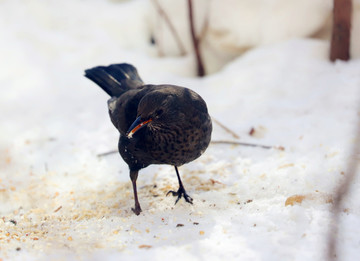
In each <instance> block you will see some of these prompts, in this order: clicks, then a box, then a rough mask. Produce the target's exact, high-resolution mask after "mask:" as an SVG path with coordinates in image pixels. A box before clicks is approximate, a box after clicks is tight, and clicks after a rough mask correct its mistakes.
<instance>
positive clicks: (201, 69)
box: [188, 0, 205, 77]
mask: <svg viewBox="0 0 360 261" xmlns="http://www.w3.org/2000/svg"><path fill="white" fill-rule="evenodd" d="M188 9H189V23H190V32H191V38H192V43H193V46H194V51H195V57H196V64H197V75H198V76H200V77H202V76H205V69H204V64H203V62H202V58H201V54H200V49H199V39H198V38H197V37H196V34H195V28H194V15H193V6H192V0H188Z"/></svg>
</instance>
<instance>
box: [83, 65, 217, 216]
mask: <svg viewBox="0 0 360 261" xmlns="http://www.w3.org/2000/svg"><path fill="white" fill-rule="evenodd" d="M85 76H86V77H87V78H89V79H90V80H92V81H93V82H95V83H96V84H97V85H99V86H100V87H101V88H102V89H103V90H104V91H105V92H106V93H107V94H109V95H110V96H111V98H110V99H109V100H108V108H109V114H110V118H111V121H112V123H113V124H114V126H115V127H116V128H117V129H118V130H119V132H120V139H119V144H118V148H119V153H120V155H121V157H122V158H123V159H124V161H125V162H126V163H127V164H128V165H129V169H130V179H131V182H132V185H133V189H134V199H135V208H132V211H134V213H135V214H136V215H139V214H140V212H141V207H140V203H139V200H138V196H137V190H136V180H137V177H138V172H139V170H140V169H142V168H145V167H147V166H149V165H150V164H169V165H173V166H174V167H175V171H176V175H177V178H178V181H179V189H178V190H177V191H169V192H168V193H167V195H168V194H169V193H171V194H172V195H173V196H177V199H176V201H175V204H176V203H177V202H178V201H179V199H180V198H182V197H184V199H185V201H186V202H188V203H191V204H192V201H193V199H192V198H191V197H190V196H189V195H188V194H187V193H186V191H185V188H184V186H183V184H182V182H181V178H180V175H179V171H178V166H181V165H183V164H185V163H188V162H191V161H193V160H195V159H196V158H198V157H199V156H200V155H201V154H202V153H203V152H204V151H205V150H206V148H207V147H208V145H209V143H210V138H211V131H212V124H211V118H210V116H209V114H208V110H207V107H206V103H205V101H204V100H203V99H202V98H201V97H200V95H199V94H197V93H196V92H194V91H192V90H190V89H188V88H184V87H180V86H175V85H168V84H165V85H150V84H144V83H143V81H142V80H141V78H140V76H139V75H138V73H137V70H136V68H135V67H134V66H132V65H130V64H126V63H122V64H112V65H110V66H107V67H105V66H98V67H94V68H92V69H88V70H86V71H85Z"/></svg>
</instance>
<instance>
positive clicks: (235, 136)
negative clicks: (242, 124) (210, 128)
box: [211, 117, 240, 139]
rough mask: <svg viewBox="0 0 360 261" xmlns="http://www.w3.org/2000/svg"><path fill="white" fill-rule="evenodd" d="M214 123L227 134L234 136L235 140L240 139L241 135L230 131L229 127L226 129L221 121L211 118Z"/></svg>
mask: <svg viewBox="0 0 360 261" xmlns="http://www.w3.org/2000/svg"><path fill="white" fill-rule="evenodd" d="M211 118H212V120H213V122H215V123H216V124H217V125H219V126H220V127H221V128H223V129H224V130H225V131H226V132H228V133H230V134H231V136H233V137H234V138H235V139H240V137H239V135H237V134H236V133H235V132H234V131H232V130H230V129H229V128H228V127H226V126H225V125H224V124H222V123H221V122H220V121H218V120H217V119H215V118H214V117H211Z"/></svg>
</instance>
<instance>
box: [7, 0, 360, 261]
mask: <svg viewBox="0 0 360 261" xmlns="http://www.w3.org/2000/svg"><path fill="white" fill-rule="evenodd" d="M86 3H88V2H86ZM89 3H91V4H86V6H85V3H84V1H68V3H66V4H65V3H61V4H60V2H59V1H47V2H46V1H44V2H42V1H27V2H26V4H25V1H10V0H8V1H5V0H4V1H0V17H1V19H0V31H1V32H2V41H0V57H1V60H0V86H1V87H0V88H1V96H0V119H1V122H2V126H1V128H0V130H1V135H0V260H64V259H77V258H84V259H86V260H104V259H106V260H119V258H123V259H125V260H140V259H145V258H147V259H149V257H151V259H153V260H164V259H170V260H219V259H225V258H226V259H229V260H235V259H236V260H239V259H241V260H325V258H326V243H327V231H328V227H329V224H330V222H331V219H330V217H331V215H330V212H329V210H330V208H331V205H332V198H333V196H334V194H333V193H334V189H335V188H336V186H337V185H338V184H339V182H340V181H341V180H343V178H344V176H346V174H347V173H346V163H347V161H348V159H349V158H350V156H351V155H349V148H350V146H351V144H352V143H353V142H354V136H355V135H354V130H355V125H356V121H357V120H359V117H360V110H359V106H358V105H359V104H360V99H359V97H360V91H359V86H360V74H359V71H360V60H359V59H355V60H352V61H350V62H348V63H345V62H336V63H334V64H333V63H330V62H328V59H327V57H328V49H329V44H328V42H326V41H320V40H310V39H297V40H296V39H294V40H286V41H282V42H280V43H278V44H272V45H266V46H262V47H259V48H255V49H253V50H251V51H249V52H247V53H246V54H245V55H243V56H242V57H240V58H238V59H236V60H234V61H233V62H232V63H231V64H229V65H228V66H226V67H225V68H224V69H223V70H221V71H219V72H217V73H215V74H213V75H211V76H208V77H205V78H203V79H197V78H194V77H191V76H192V74H193V68H194V67H193V61H192V59H191V58H189V57H185V58H158V57H156V56H154V55H153V53H155V52H154V50H152V47H151V46H149V45H148V39H149V34H148V33H146V32H147V31H146V30H147V25H146V22H143V21H142V20H141V21H142V22H139V21H140V20H139V18H140V17H142V16H144V14H145V13H146V8H145V7H144V6H145V5H143V1H135V2H133V3H130V4H129V3H127V4H120V3H116V2H115V1H110V2H109V1H91V2H89ZM85 10H86V12H85ZM134 10H136V12H134ZM131 12H133V13H132V14H134V15H132V16H129V15H126V14H129V13H131ZM125 18H126V19H125ZM125 21H126V23H125ZM129 23H131V24H132V27H131V28H132V30H128V28H127V26H129ZM118 62H129V63H132V64H134V65H135V66H137V67H138V70H139V73H140V75H141V76H142V78H143V80H144V81H146V82H148V83H172V84H178V85H183V86H187V87H190V88H192V89H194V90H195V91H197V92H198V93H199V94H201V95H202V97H203V98H204V99H205V100H206V101H207V104H208V107H209V111H210V113H211V115H212V116H213V117H214V118H215V119H217V120H219V121H221V122H222V123H223V124H225V125H226V126H227V127H229V128H230V129H231V130H233V131H234V132H236V133H237V134H238V135H239V136H240V141H242V142H252V143H259V144H265V145H275V146H283V147H284V148H285V150H278V149H271V150H265V149H260V148H250V147H243V146H231V145H219V144H212V145H210V147H209V148H208V150H207V151H206V153H205V154H204V155H203V156H202V157H201V158H199V159H198V160H196V161H194V162H192V163H190V164H187V165H185V166H182V167H181V168H180V172H181V174H182V176H183V181H184V184H185V186H186V188H187V190H188V192H189V194H190V195H191V196H192V197H193V198H194V205H192V206H191V205H189V204H187V203H185V202H184V201H180V202H179V203H178V204H177V205H176V206H174V200H175V199H174V198H173V197H170V196H169V197H166V196H165V193H166V192H167V191H168V190H170V189H174V188H176V187H177V180H176V175H175V172H174V170H173V168H172V167H170V166H150V167H148V168H146V169H144V170H142V171H141V172H140V176H139V179H138V184H139V197H140V202H141V204H142V209H143V213H142V214H141V215H140V216H135V215H134V214H133V213H132V212H131V210H130V208H131V207H132V206H133V198H132V189H131V184H130V181H129V177H128V169H127V166H126V164H125V163H124V162H123V161H122V159H121V158H120V156H119V155H117V154H112V155H109V156H105V157H98V156H97V155H98V154H100V153H103V152H107V151H111V150H114V149H116V146H117V145H116V144H117V139H118V133H117V131H116V129H115V128H114V127H113V126H112V124H111V122H110V120H109V117H108V113H107V107H106V100H107V98H108V97H107V96H106V94H105V93H103V92H102V90H100V89H99V88H98V87H96V86H95V85H94V84H93V83H91V82H90V81H89V80H87V79H85V78H84V77H83V70H84V69H86V68H89V67H92V66H95V65H100V64H103V65H106V64H110V63H118ZM214 127H215V128H214V132H213V140H234V138H233V137H232V136H231V135H230V134H229V133H228V132H226V131H224V130H223V129H222V128H220V127H219V126H218V125H216V124H214ZM252 128H254V129H255V133H254V135H253V136H250V135H249V132H250V130H251V129H252ZM358 176H359V175H358ZM359 182H360V181H359V178H357V179H356V180H355V181H354V184H353V186H352V191H351V196H350V197H349V198H348V199H347V200H346V204H345V205H344V206H343V208H342V209H343V212H342V213H341V224H340V226H341V228H342V229H341V233H340V235H339V238H340V241H341V249H342V250H341V252H339V253H338V256H339V257H341V260H349V261H350V260H360V252H359V247H360V240H359V234H360V207H359V204H358V201H357V200H356V199H358V198H359V196H360V190H359ZM296 200H297V201H298V202H294V201H296Z"/></svg>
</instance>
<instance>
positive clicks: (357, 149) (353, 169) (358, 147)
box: [328, 120, 360, 261]
mask: <svg viewBox="0 0 360 261" xmlns="http://www.w3.org/2000/svg"><path fill="white" fill-rule="evenodd" d="M355 135H356V136H355V142H354V143H353V147H352V148H351V154H350V158H349V162H348V164H347V170H346V171H345V174H346V177H345V180H344V181H343V182H342V184H340V186H339V187H338V188H337V191H336V196H335V197H334V203H333V206H332V209H331V213H332V215H333V217H332V219H333V220H332V222H331V223H330V229H329V235H328V260H330V261H331V260H338V257H336V254H337V253H338V250H339V249H338V245H337V243H338V233H339V227H338V224H339V219H340V213H341V212H342V210H341V207H342V204H343V200H344V199H345V198H346V196H348V194H349V189H350V186H351V184H352V183H353V180H354V178H355V176H356V173H357V169H358V167H359V158H358V157H359V154H360V120H358V123H357V128H356V134H355Z"/></svg>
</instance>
